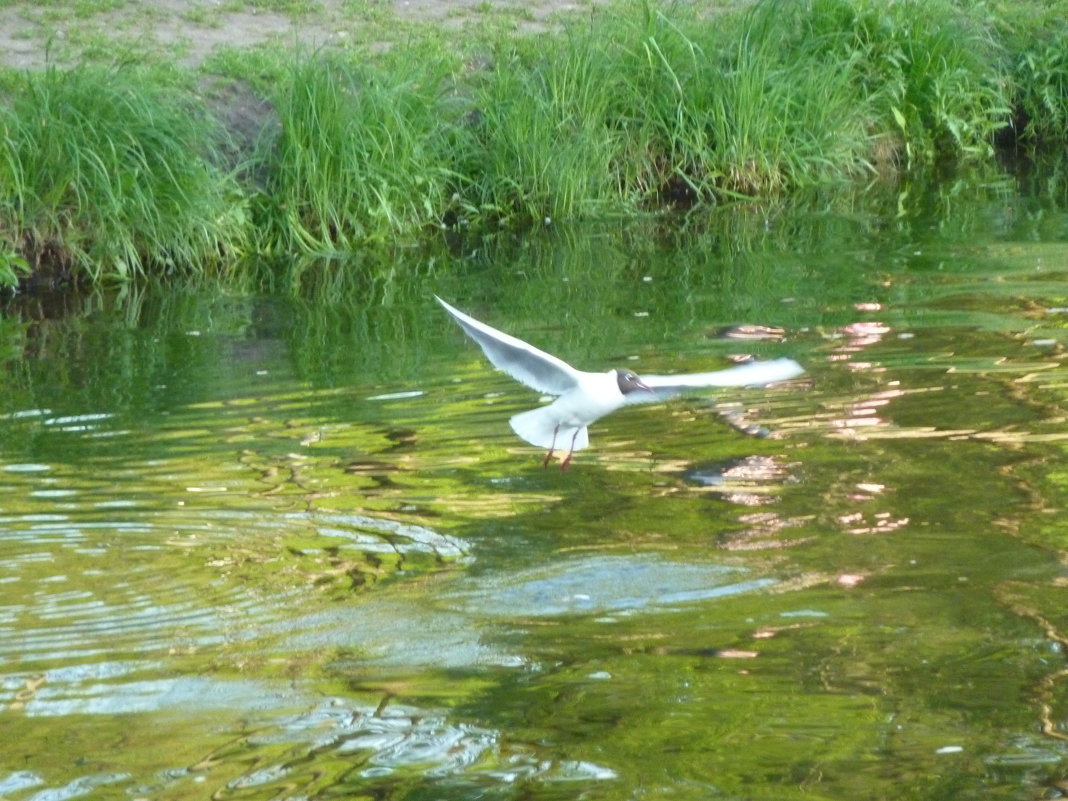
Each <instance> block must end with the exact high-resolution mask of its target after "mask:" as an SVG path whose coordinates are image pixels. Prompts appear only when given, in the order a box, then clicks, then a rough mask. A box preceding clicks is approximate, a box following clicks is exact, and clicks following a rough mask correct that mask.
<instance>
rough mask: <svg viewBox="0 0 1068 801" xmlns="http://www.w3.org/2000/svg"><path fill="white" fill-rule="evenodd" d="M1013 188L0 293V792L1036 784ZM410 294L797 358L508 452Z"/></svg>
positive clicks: (1046, 468)
mask: <svg viewBox="0 0 1068 801" xmlns="http://www.w3.org/2000/svg"><path fill="white" fill-rule="evenodd" d="M1056 187H1057V184H1056V183H1055V182H1052V181H1051V182H1049V183H1047V184H1043V185H1036V184H1034V183H1031V182H1028V181H1025V180H1023V179H1019V180H1017V179H1012V178H1009V177H1002V178H999V179H998V180H996V181H991V182H988V183H982V182H978V181H972V182H971V183H969V184H955V183H952V182H945V183H943V184H941V185H939V188H937V189H935V190H931V191H925V192H921V191H920V190H918V189H910V190H909V191H908V192H905V191H904V190H903V191H902V192H901V193H900V194H894V193H891V194H889V195H887V194H880V193H874V192H873V193H871V194H870V195H868V196H865V197H862V198H860V199H858V200H856V201H855V203H854V204H852V205H849V206H845V205H844V204H842V203H838V204H835V205H820V204H819V203H818V202H813V203H811V204H803V205H801V206H800V207H798V208H795V209H793V210H791V211H782V210H773V211H768V210H754V209H745V208H739V209H735V210H732V211H729V212H722V213H717V214H715V215H712V216H707V215H706V217H705V218H703V219H691V220H689V221H688V222H687V224H686V225H684V226H681V227H678V226H674V225H672V226H658V225H641V226H636V227H630V228H627V229H619V228H615V227H611V226H586V227H582V228H571V229H566V230H554V231H548V232H544V233H540V234H534V235H531V236H529V237H527V238H525V239H524V240H523V241H522V242H518V243H510V242H503V243H491V244H490V245H487V246H486V247H485V248H484V249H481V250H478V251H476V252H470V251H465V252H463V253H459V254H457V253H451V254H450V253H447V252H443V253H440V254H436V255H435V256H433V258H431V257H427V258H424V259H419V260H416V259H411V258H409V259H408V261H407V262H405V264H404V265H402V267H403V269H406V270H408V272H409V273H410V275H409V277H408V278H405V279H404V280H399V279H398V280H394V281H393V282H391V283H387V282H383V283H379V284H370V285H367V286H363V287H355V288H354V289H353V290H352V291H350V292H347V293H342V294H344V298H343V299H342V300H340V301H339V300H337V299H335V300H328V299H326V298H325V297H319V296H313V297H310V298H308V299H306V300H293V299H287V298H281V297H264V296H256V295H243V294H237V293H235V294H232V295H219V294H218V293H211V292H206V291H190V292H183V293H177V292H170V293H167V292H154V291H135V290H127V291H126V292H125V293H120V294H117V295H100V296H93V297H81V298H72V297H68V298H66V299H64V303H65V304H66V305H67V308H65V309H62V310H61V311H56V309H55V306H54V305H52V304H50V303H46V301H45V300H44V299H34V298H31V299H22V300H21V301H20V303H18V304H12V305H11V306H9V307H8V309H7V311H6V312H5V313H4V316H3V318H2V321H0V354H2V355H3V365H4V367H3V371H2V374H0V381H2V386H3V391H2V393H0V423H2V425H0V542H2V547H3V551H4V557H5V558H4V559H3V560H2V564H0V704H3V709H4V711H3V713H2V715H3V725H4V730H5V737H4V742H5V743H6V744H5V745H3V746H0V795H2V796H4V797H5V798H12V799H19V800H20V801H21V800H22V799H35V800H36V801H44V799H65V798H76V797H92V798H105V799H106V798H124V799H129V798H153V799H157V798H158V799H185V798H188V799H194V798H206V797H213V798H219V799H283V798H287V799H288V798H294V799H295V798H355V797H375V798H390V799H394V798H395V799H431V798H433V799H448V798H456V799H460V798H464V799H466V798H476V797H478V798H501V799H510V798H516V799H518V798H523V799H571V798H574V799H578V798H583V799H600V798H603V799H626V798H630V799H660V798H663V799H706V798H746V799H752V798H768V799H771V798H774V799H784V798H806V799H810V798H904V797H907V798H917V799H959V798H978V797H983V798H1005V799H1031V798H1036V797H1044V796H1045V797H1057V794H1058V793H1062V794H1063V792H1064V790H1063V788H1064V787H1065V786H1068V785H1066V784H1065V782H1066V781H1068V778H1066V766H1068V760H1066V758H1068V753H1066V750H1068V749H1066V741H1065V734H1064V730H1065V715H1066V714H1068V709H1066V706H1068V699H1066V698H1065V697H1064V696H1065V693H1066V687H1065V684H1066V683H1065V676H1066V675H1068V674H1066V665H1065V654H1064V649H1065V647H1066V645H1068V639H1066V637H1068V620H1066V618H1065V614H1064V611H1063V610H1064V608H1065V604H1064V602H1063V597H1064V591H1065V590H1064V587H1065V582H1066V578H1065V571H1064V565H1065V564H1066V562H1068V539H1066V534H1065V529H1064V526H1063V524H1062V522H1061V514H1060V510H1061V509H1062V508H1063V507H1064V505H1065V502H1066V500H1068V498H1066V490H1065V485H1066V477H1068V470H1066V469H1065V468H1064V459H1063V450H1064V446H1065V441H1066V439H1068V424H1066V422H1065V417H1064V413H1063V409H1064V394H1065V390H1066V387H1068V367H1066V366H1065V354H1064V346H1065V341H1066V335H1065V327H1066V324H1068V289H1065V287H1068V284H1066V283H1065V279H1066V278H1068V216H1066V214H1065V212H1064V198H1063V190H1060V194H1058V192H1057V190H1056ZM435 292H436V293H438V294H441V295H442V296H444V297H446V298H448V299H449V300H450V301H451V302H453V303H455V304H456V305H457V306H459V307H460V308H463V309H465V310H468V311H469V312H471V313H472V314H474V315H475V316H477V317H480V318H481V319H484V320H486V321H487V322H489V323H490V324H492V325H496V326H498V327H501V328H504V329H506V330H508V331H510V332H512V333H515V334H517V335H519V336H522V337H523V338H525V339H528V340H530V341H532V342H534V343H536V344H538V345H539V346H541V347H543V348H545V349H547V350H549V351H551V352H553V353H557V354H559V355H561V356H562V357H564V358H567V359H568V360H570V361H572V362H573V363H575V364H576V365H577V366H581V367H589V368H593V367H597V366H603V367H608V366H613V365H625V366H630V367H633V368H634V369H636V370H638V371H642V370H647V371H650V372H660V373H665V372H673V371H690V370H693V371H696V370H708V369H715V368H716V367H720V366H726V365H727V364H728V363H729V361H728V360H729V358H730V357H731V356H734V355H738V354H754V355H756V356H759V357H775V356H789V357H792V358H795V359H797V360H798V361H800V362H801V363H802V364H803V365H804V366H805V367H806V369H807V371H808V372H807V374H806V375H805V376H804V377H802V378H800V379H797V380H795V381H792V382H789V383H787V384H785V385H781V386H777V387H771V388H762V389H750V390H730V391H723V392H720V393H717V394H715V395H711V394H703V395H698V396H696V397H691V398H687V399H682V400H678V401H675V402H673V403H671V404H668V405H663V406H651V407H637V408H630V409H626V410H623V411H620V412H618V413H617V414H615V415H613V416H611V417H609V418H607V419H605V420H602V421H600V422H599V423H597V424H596V425H595V426H594V428H593V429H592V430H591V448H590V449H588V450H585V451H581V452H579V453H578V454H576V457H575V460H574V463H573V466H572V469H571V470H570V471H569V472H567V473H562V472H561V471H559V470H558V469H556V467H555V466H551V467H550V468H548V469H543V468H542V466H541V454H539V453H538V452H537V451H536V450H535V449H533V448H530V447H527V446H526V445H525V444H524V443H523V442H521V441H519V440H518V439H516V438H515V437H514V436H513V435H512V434H511V432H510V430H509V428H508V426H507V418H508V417H509V415H511V414H513V413H515V412H517V411H520V410H523V409H527V408H531V407H532V406H533V405H534V404H536V403H537V402H538V398H537V397H536V394H535V393H531V392H529V391H528V390H526V389H524V388H523V387H521V386H519V385H517V384H515V383H514V382H512V381H511V380H510V379H508V378H507V377H505V376H503V375H501V374H499V373H496V372H494V371H493V370H492V369H491V368H490V367H489V366H488V365H487V364H486V363H485V361H484V359H483V358H482V356H481V353H480V351H479V350H478V349H477V348H476V347H474V346H473V345H472V344H471V343H469V342H467V341H465V339H464V338H463V336H462V334H461V333H460V332H459V330H458V329H457V328H456V327H455V325H454V324H453V323H452V321H451V320H449V319H448V318H447V316H446V315H444V314H443V313H442V312H441V310H440V309H439V308H438V307H437V306H436V304H435V303H434V302H433V299H432V293H435ZM741 326H763V328H760V329H753V328H741Z"/></svg>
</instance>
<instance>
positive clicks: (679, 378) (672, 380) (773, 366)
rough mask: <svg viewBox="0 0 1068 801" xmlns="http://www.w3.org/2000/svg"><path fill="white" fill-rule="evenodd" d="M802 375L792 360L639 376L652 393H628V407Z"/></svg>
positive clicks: (772, 382) (802, 370) (760, 384)
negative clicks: (675, 373) (690, 392)
mask: <svg viewBox="0 0 1068 801" xmlns="http://www.w3.org/2000/svg"><path fill="white" fill-rule="evenodd" d="M803 372H805V368H803V367H802V366H801V365H800V364H798V363H797V362H795V361H794V360H793V359H786V358H780V359H771V360H770V361H764V362H747V363H746V364H740V365H738V366H737V367H728V368H727V369H726V370H713V371H712V372H710V373H680V374H678V375H642V376H640V378H641V380H642V382H643V383H644V384H645V385H646V386H647V387H649V389H651V390H652V392H651V393H649V392H630V393H628V394H627V395H626V399H627V403H652V402H655V401H658V400H666V399H668V398H672V397H674V396H676V395H680V394H682V393H683V392H688V391H690V390H694V389H703V388H707V387H755V386H763V385H765V384H774V383H775V382H777V381H787V380H789V379H791V378H796V377H797V376H799V375H801V374H802V373H803Z"/></svg>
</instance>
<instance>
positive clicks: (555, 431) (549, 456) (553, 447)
mask: <svg viewBox="0 0 1068 801" xmlns="http://www.w3.org/2000/svg"><path fill="white" fill-rule="evenodd" d="M559 433H560V426H557V427H556V428H554V429H553V444H552V445H550V446H549V452H548V453H547V454H545V461H544V462H542V463H541V466H542V467H548V466H549V460H550V459H552V458H553V451H555V450H556V435H557V434H559Z"/></svg>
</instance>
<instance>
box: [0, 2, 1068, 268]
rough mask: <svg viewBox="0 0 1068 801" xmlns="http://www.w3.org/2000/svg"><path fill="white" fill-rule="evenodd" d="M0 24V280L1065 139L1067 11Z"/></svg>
mask: <svg viewBox="0 0 1068 801" xmlns="http://www.w3.org/2000/svg"><path fill="white" fill-rule="evenodd" d="M1054 5H1055V6H1056V7H1053V6H1054ZM920 8H922V13H917V9H920ZM3 15H5V19H4V20H3V21H4V22H5V23H6V24H5V25H3V26H0V27H2V28H3V30H5V31H6V33H5V35H6V36H9V37H12V39H11V41H9V42H8V44H9V45H11V47H9V49H8V67H7V68H5V70H4V72H3V74H2V76H0V77H2V82H3V94H4V96H5V98H6V100H7V102H6V103H4V105H3V106H2V107H0V125H2V126H3V128H4V130H5V133H6V137H5V138H6V140H7V142H8V143H9V146H8V153H7V158H6V160H5V165H4V167H3V169H2V170H0V202H2V207H0V282H3V283H7V284H15V283H18V282H19V281H23V282H24V281H26V280H27V279H28V278H32V279H35V280H36V281H38V282H44V283H56V282H66V281H93V282H97V281H109V280H129V279H131V278H136V277H138V276H144V275H156V274H168V273H174V272H190V271H192V272H198V273H211V274H214V275H219V276H221V275H225V274H230V273H232V272H233V271H234V270H235V269H241V267H240V265H241V264H242V263H243V262H249V261H254V262H256V263H257V264H259V265H262V264H263V263H265V262H267V263H269V262H270V261H271V260H272V259H286V260H293V259H296V258H323V257H326V258H331V257H337V256H340V255H344V254H349V253H352V252H354V251H369V250H374V249H380V250H383V251H384V252H388V250H389V249H391V248H395V247H397V246H413V245H418V244H420V243H422V242H426V241H427V240H428V239H432V238H436V237H440V236H442V235H443V232H444V233H446V234H448V235H450V236H459V237H477V236H481V235H484V234H486V233H493V232H498V231H501V230H506V231H508V230H522V229H523V228H525V227H529V226H531V225H545V224H547V223H549V224H551V223H555V222H561V221H570V220H581V219H595V218H604V217H607V216H614V217H619V216H623V217H627V216H635V215H648V214H661V213H674V212H676V211H678V210H679V209H687V210H692V209H695V208H698V209H700V208H707V209H712V208H714V207H715V206H717V205H719V204H723V203H725V202H731V201H735V200H738V199H745V200H752V199H769V198H782V197H788V196H789V195H790V193H792V192H794V191H797V190H801V189H807V188H811V187H819V186H836V185H840V186H849V185H855V182H856V181H857V180H860V181H871V180H895V179H897V178H898V177H899V176H901V175H903V174H907V173H909V172H910V171H914V170H917V169H926V168H927V167H930V166H932V165H938V164H945V163H948V162H969V161H970V162H979V163H981V162H984V161H992V160H993V159H994V157H995V156H996V154H997V151H998V148H999V147H1002V148H1003V147H1013V148H1016V147H1042V146H1046V145H1049V144H1052V145H1053V146H1056V147H1062V148H1063V146H1064V141H1065V138H1064V137H1065V133H1064V132H1065V128H1066V122H1068V56H1066V55H1065V54H1066V53H1068V47H1066V46H1065V44H1066V41H1068V22H1066V20H1068V3H1064V2H1061V3H1058V4H1053V5H1051V4H1048V3H1041V4H1039V3H1037V2H1035V3H1014V4H1000V5H996V6H983V7H982V8H981V9H977V8H972V7H964V4H957V3H951V2H945V1H944V0H929V1H928V2H924V3H906V4H891V5H885V4H881V3H875V2H866V1H865V0H812V2H808V3H792V2H791V3H785V2H762V3H757V4H754V5H749V4H744V5H736V6H730V7H719V6H717V7H715V8H714V9H713V10H711V11H710V10H709V9H708V8H707V7H704V6H702V7H701V8H699V9H698V8H695V7H693V6H680V5H671V6H662V5H660V4H655V3H636V2H627V3H622V4H613V5H607V4H596V5H594V4H584V5H582V6H577V5H574V4H555V3H544V4H539V5H536V6H528V5H525V4H524V5H499V4H490V3H450V4H437V3H429V2H426V0H423V2H422V3H420V2H415V1H414V0H413V2H410V3H405V4H393V5H386V4H376V3H351V2H349V3H346V2H335V3H326V2H324V3H311V2H304V1H303V0H289V1H288V2H287V1H283V0H278V1H277V2H263V3H231V4H219V5H211V6H208V5H206V4H205V5H197V4H184V3H183V4H145V3H124V2H121V0H116V2H114V3H111V4H107V5H106V8H102V7H101V6H100V5H99V4H92V5H91V6H87V7H85V8H83V7H82V6H81V5H80V4H73V5H66V4H65V5H63V6H61V7H59V6H57V7H51V6H43V7H40V8H37V7H31V6H29V5H28V4H19V3H16V4H13V5H8V6H6V7H5V8H4V10H3ZM19 20H21V21H22V22H21V27H20V23H19ZM153 23H154V24H153ZM179 23H181V24H179ZM209 31H210V32H215V35H214V36H209V35H207V32H209ZM17 42H22V43H23V44H22V45H21V46H16V44H17ZM45 54H47V57H45ZM46 61H47V62H48V63H47V65H46ZM75 64H76V65H75Z"/></svg>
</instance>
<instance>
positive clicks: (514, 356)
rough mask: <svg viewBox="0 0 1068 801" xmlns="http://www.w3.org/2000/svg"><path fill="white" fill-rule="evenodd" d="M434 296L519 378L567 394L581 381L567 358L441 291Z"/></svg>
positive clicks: (532, 385) (489, 354) (496, 362)
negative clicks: (473, 311)
mask: <svg viewBox="0 0 1068 801" xmlns="http://www.w3.org/2000/svg"><path fill="white" fill-rule="evenodd" d="M434 297H435V299H436V300H437V301H438V303H440V304H441V305H442V306H443V307H444V308H445V311H447V312H448V313H449V314H451V315H452V317H453V319H454V320H456V322H458V323H459V324H460V327H461V328H462V329H463V330H464V332H465V333H466V334H467V335H468V336H469V337H471V339H473V340H474V341H475V342H477V343H478V345H479V347H481V348H482V352H483V353H485V354H486V358H487V359H489V360H490V361H491V362H492V363H493V365H494V366H495V367H497V368H498V369H499V370H503V371H504V372H506V373H508V375H510V376H511V377H512V378H514V379H515V380H516V381H520V382H522V383H524V384H526V385H527V386H528V387H530V388H531V389H536V390H538V392H544V393H546V394H547V395H563V394H564V393H565V392H567V391H569V390H571V389H574V388H575V386H576V385H577V384H578V376H579V371H578V370H576V369H575V368H574V367H572V366H571V365H570V364H568V363H567V362H565V361H564V360H563V359H558V358H556V357H555V356H553V355H552V354H551V353H546V352H545V351H543V350H538V349H537V348H535V347H534V346H533V345H529V344H527V343H526V342H524V341H523V340H521V339H518V338H516V337H513V336H511V335H509V334H506V333H504V332H503V331H498V330H497V329H496V328H493V327H492V326H488V325H486V324H485V323H482V322H479V321H478V320H476V319H475V318H474V317H471V316H470V315H467V314H464V313H463V312H462V311H460V310H459V309H457V308H454V307H453V306H450V305H449V304H448V303H446V302H445V301H443V300H442V299H441V298H439V297H438V296H437V295H435V296H434Z"/></svg>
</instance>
